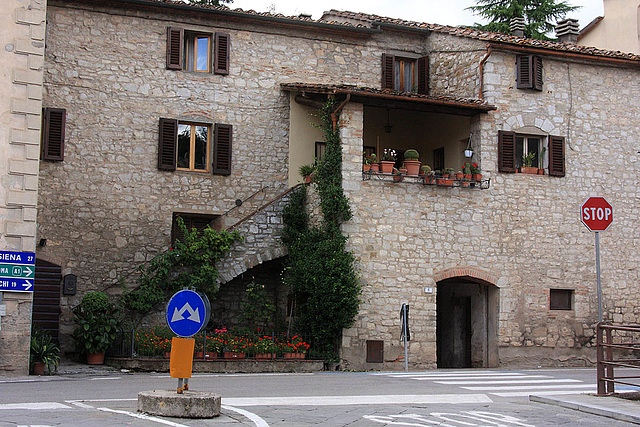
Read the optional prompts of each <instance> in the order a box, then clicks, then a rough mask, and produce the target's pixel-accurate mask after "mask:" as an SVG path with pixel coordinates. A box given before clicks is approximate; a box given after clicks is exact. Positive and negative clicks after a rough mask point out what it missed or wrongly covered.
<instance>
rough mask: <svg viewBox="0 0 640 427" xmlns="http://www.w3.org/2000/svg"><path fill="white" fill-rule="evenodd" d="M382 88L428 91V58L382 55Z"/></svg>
mask: <svg viewBox="0 0 640 427" xmlns="http://www.w3.org/2000/svg"><path fill="white" fill-rule="evenodd" d="M382 88H383V89H393V90H396V91H399V92H417V93H420V94H425V95H426V94H428V92H429V58H428V57H426V56H425V57H422V58H417V59H416V58H405V57H401V56H396V55H390V54H383V55H382Z"/></svg>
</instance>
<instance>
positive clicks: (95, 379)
mask: <svg viewBox="0 0 640 427" xmlns="http://www.w3.org/2000/svg"><path fill="white" fill-rule="evenodd" d="M121 379H122V378H121V377H97V378H89V381H102V380H121Z"/></svg>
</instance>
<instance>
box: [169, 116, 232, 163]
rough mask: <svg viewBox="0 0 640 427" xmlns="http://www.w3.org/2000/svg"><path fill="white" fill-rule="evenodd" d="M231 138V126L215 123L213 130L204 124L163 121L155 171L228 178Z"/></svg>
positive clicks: (173, 120) (171, 120) (172, 120)
mask: <svg viewBox="0 0 640 427" xmlns="http://www.w3.org/2000/svg"><path fill="white" fill-rule="evenodd" d="M212 131H213V132H212ZM232 136H233V126H231V125H227V124H221V123H216V124H215V125H214V126H213V129H212V126H211V125H210V124H206V123H193V122H186V121H185V122H182V121H178V120H175V119H165V118H162V119H160V129H159V138H158V169H161V170H169V171H174V170H180V171H193V172H213V173H214V174H217V175H229V174H231V154H232V145H231V144H232ZM211 141H213V143H212V142H211Z"/></svg>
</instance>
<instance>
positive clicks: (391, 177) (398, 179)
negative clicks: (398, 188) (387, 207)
mask: <svg viewBox="0 0 640 427" xmlns="http://www.w3.org/2000/svg"><path fill="white" fill-rule="evenodd" d="M457 175H459V174H457ZM362 180H363V181H371V180H378V181H388V182H392V183H395V184H401V183H405V184H406V183H408V184H420V185H431V186H436V187H450V188H452V187H456V188H462V189H465V190H487V189H489V187H490V186H491V179H490V178H489V179H482V178H479V179H474V178H473V177H471V178H469V177H467V178H465V177H464V175H463V176H462V177H460V176H456V174H451V175H441V174H427V175H410V174H408V173H404V172H400V171H395V172H390V173H389V172H377V171H372V170H368V171H363V172H362Z"/></svg>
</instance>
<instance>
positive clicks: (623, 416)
mask: <svg viewBox="0 0 640 427" xmlns="http://www.w3.org/2000/svg"><path fill="white" fill-rule="evenodd" d="M592 397H593V399H616V398H615V397H599V398H596V397H594V396H592ZM569 399H570V398H567V400H561V399H554V398H550V397H543V396H535V395H531V396H529V401H531V402H537V403H544V404H547V405H554V406H560V407H562V408H566V409H572V410H574V411H580V412H585V413H587V414H592V415H598V416H601V417H606V418H612V419H615V420H618V421H625V422H630V423H634V424H640V410H639V411H636V412H635V413H632V412H628V411H625V410H624V409H623V408H617V409H612V408H611V405H608V406H605V405H597V404H590V403H584V402H578V401H576V400H574V401H571V400H569Z"/></svg>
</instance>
